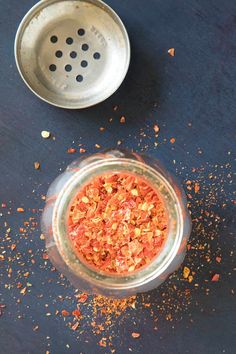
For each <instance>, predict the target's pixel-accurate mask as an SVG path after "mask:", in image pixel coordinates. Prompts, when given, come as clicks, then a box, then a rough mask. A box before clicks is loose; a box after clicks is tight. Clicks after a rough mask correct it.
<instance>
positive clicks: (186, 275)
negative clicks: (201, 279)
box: [183, 267, 190, 279]
mask: <svg viewBox="0 0 236 354" xmlns="http://www.w3.org/2000/svg"><path fill="white" fill-rule="evenodd" d="M189 274H190V269H189V268H188V267H184V270H183V277H184V279H187V278H188V276H189Z"/></svg>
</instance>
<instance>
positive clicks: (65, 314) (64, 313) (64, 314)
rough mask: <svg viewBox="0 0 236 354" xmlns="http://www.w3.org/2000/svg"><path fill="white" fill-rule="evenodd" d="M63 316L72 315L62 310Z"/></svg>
mask: <svg viewBox="0 0 236 354" xmlns="http://www.w3.org/2000/svg"><path fill="white" fill-rule="evenodd" d="M61 314H62V316H63V317H67V316H69V315H70V313H69V312H68V311H66V310H62V311H61Z"/></svg>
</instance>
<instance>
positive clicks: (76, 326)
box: [71, 322, 79, 331]
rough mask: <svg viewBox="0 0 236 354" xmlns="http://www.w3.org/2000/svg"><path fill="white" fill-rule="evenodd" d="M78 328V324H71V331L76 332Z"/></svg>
mask: <svg viewBox="0 0 236 354" xmlns="http://www.w3.org/2000/svg"><path fill="white" fill-rule="evenodd" d="M78 328H79V322H75V324H73V325H72V326H71V329H72V330H73V331H77V329H78Z"/></svg>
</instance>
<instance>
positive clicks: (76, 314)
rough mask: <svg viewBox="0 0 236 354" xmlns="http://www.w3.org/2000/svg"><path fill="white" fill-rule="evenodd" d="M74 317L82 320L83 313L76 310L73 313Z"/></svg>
mask: <svg viewBox="0 0 236 354" xmlns="http://www.w3.org/2000/svg"><path fill="white" fill-rule="evenodd" d="M72 315H73V316H74V317H76V318H80V317H81V312H80V310H78V309H76V310H74V311H73V312H72Z"/></svg>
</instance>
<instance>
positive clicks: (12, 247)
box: [11, 243, 16, 251]
mask: <svg viewBox="0 0 236 354" xmlns="http://www.w3.org/2000/svg"><path fill="white" fill-rule="evenodd" d="M15 249H16V245H15V244H14V243H13V244H12V245H11V250H12V251H14V250H15Z"/></svg>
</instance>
